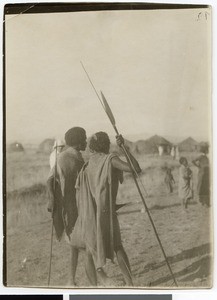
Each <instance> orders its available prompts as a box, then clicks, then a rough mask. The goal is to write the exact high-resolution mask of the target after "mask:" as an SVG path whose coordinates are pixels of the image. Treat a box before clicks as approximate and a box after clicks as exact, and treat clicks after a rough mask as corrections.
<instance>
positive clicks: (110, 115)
mask: <svg viewBox="0 0 217 300" xmlns="http://www.w3.org/2000/svg"><path fill="white" fill-rule="evenodd" d="M81 65H82V68H83V70H84V72H85V73H86V75H87V77H88V80H89V82H90V84H91V85H92V87H93V89H94V91H95V93H96V95H97V97H98V99H99V101H100V103H101V105H102V107H103V109H104V111H105V112H106V114H107V116H108V118H109V120H110V122H111V124H112V126H113V128H114V130H115V132H116V134H117V135H118V136H119V135H120V134H119V132H118V129H117V127H116V122H115V118H114V116H113V113H112V111H111V109H110V107H109V105H108V102H107V101H106V98H105V96H104V95H103V93H102V91H101V97H102V99H101V98H100V96H99V94H98V93H97V91H96V89H95V87H94V85H93V83H92V81H91V79H90V77H89V75H88V73H87V71H86V69H85V67H84V65H83V63H82V62H81ZM121 148H122V150H123V152H124V155H125V157H126V159H127V162H128V164H129V166H130V169H131V171H132V175H133V180H134V182H135V184H136V187H137V190H138V192H139V195H140V197H141V200H142V203H143V205H144V206H145V210H146V212H147V214H148V217H149V220H150V222H151V225H152V227H153V230H154V233H155V236H156V238H157V241H158V243H159V245H160V248H161V250H162V253H163V256H164V259H165V261H166V264H167V266H168V269H169V271H170V273H171V276H172V278H173V281H174V283H175V285H176V286H177V287H178V284H177V281H176V278H175V276H174V274H173V272H172V269H171V266H170V264H169V261H168V258H167V256H166V253H165V251H164V248H163V245H162V243H161V240H160V238H159V235H158V232H157V229H156V227H155V224H154V221H153V219H152V216H151V214H150V212H149V209H148V207H147V204H146V202H145V198H144V196H143V194H142V192H141V189H140V186H139V184H138V181H137V179H138V180H139V181H140V183H141V185H142V187H143V189H144V191H145V193H146V195H148V194H147V192H146V190H145V187H144V186H143V184H142V182H141V180H140V177H139V175H138V173H137V172H136V170H135V168H134V166H133V164H132V161H131V159H130V156H129V154H128V151H127V149H126V147H125V145H124V144H121Z"/></svg>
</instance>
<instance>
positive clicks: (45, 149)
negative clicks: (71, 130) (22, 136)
mask: <svg viewBox="0 0 217 300" xmlns="http://www.w3.org/2000/svg"><path fill="white" fill-rule="evenodd" d="M54 142H55V139H45V140H44V141H43V142H41V144H40V145H39V147H38V152H39V153H51V152H52V150H53V146H54Z"/></svg>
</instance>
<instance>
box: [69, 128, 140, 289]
mask: <svg viewBox="0 0 217 300" xmlns="http://www.w3.org/2000/svg"><path fill="white" fill-rule="evenodd" d="M116 139H117V144H118V146H120V147H121V146H122V145H123V144H124V139H123V138H122V136H121V135H118V136H117V138H116ZM89 148H90V151H91V152H92V155H91V156H90V159H89V162H88V163H86V164H85V165H84V167H83V168H82V170H81V172H80V174H79V176H78V179H77V182H76V189H77V204H78V219H77V221H76V224H75V228H74V231H73V233H72V239H71V243H72V245H73V246H74V247H75V248H78V249H81V248H84V249H85V250H86V265H85V269H86V273H87V277H88V279H89V281H90V283H91V285H93V286H95V285H97V273H98V275H99V276H100V277H101V279H104V280H105V279H106V278H105V273H104V271H103V269H102V268H103V266H104V265H105V264H106V259H111V260H112V261H113V259H114V253H115V254H116V257H117V261H118V265H119V267H120V269H121V272H122V274H123V277H124V281H125V284H126V285H127V286H132V285H133V281H132V276H131V269H130V264H129V260H128V257H127V254H126V252H125V250H124V247H123V245H122V242H121V234H120V227H119V222H118V218H117V214H116V210H117V206H116V196H117V192H118V185H119V183H122V182H123V172H131V168H130V167H129V165H128V163H126V162H124V161H123V160H121V159H120V158H119V157H118V156H117V155H116V154H114V153H109V148H110V140H109V137H108V135H107V134H106V133H105V132H97V133H95V134H94V135H93V136H92V137H91V139H90V142H89ZM128 155H129V157H130V159H131V161H132V164H133V166H134V168H135V169H136V171H137V172H138V173H139V172H140V171H141V169H140V166H139V164H138V162H137V161H136V159H135V158H134V157H133V156H132V155H131V154H130V153H128ZM94 265H95V266H96V269H97V272H95V268H93V266H94ZM102 277H104V278H102ZM104 283H105V282H104Z"/></svg>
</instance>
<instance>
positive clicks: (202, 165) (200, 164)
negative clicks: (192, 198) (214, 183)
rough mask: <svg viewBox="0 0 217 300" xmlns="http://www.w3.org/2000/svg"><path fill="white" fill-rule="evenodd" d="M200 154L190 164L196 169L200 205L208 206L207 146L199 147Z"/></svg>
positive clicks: (208, 172)
mask: <svg viewBox="0 0 217 300" xmlns="http://www.w3.org/2000/svg"><path fill="white" fill-rule="evenodd" d="M201 152H202V154H201V155H200V156H199V157H198V158H196V159H194V160H193V161H192V163H193V164H194V165H195V166H196V167H197V168H198V181H197V193H198V197H199V201H200V203H201V204H202V205H205V206H210V170H209V158H208V157H207V153H208V146H202V147H201Z"/></svg>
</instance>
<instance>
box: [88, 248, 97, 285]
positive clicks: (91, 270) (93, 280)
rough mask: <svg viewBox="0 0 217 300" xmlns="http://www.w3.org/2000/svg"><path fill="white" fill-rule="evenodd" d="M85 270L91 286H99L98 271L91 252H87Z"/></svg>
mask: <svg viewBox="0 0 217 300" xmlns="http://www.w3.org/2000/svg"><path fill="white" fill-rule="evenodd" d="M85 270H86V274H87V278H88V280H89V282H90V284H91V285H92V286H97V276H96V269H95V265H94V261H93V257H92V254H91V253H90V252H89V251H87V252H86V261H85Z"/></svg>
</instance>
